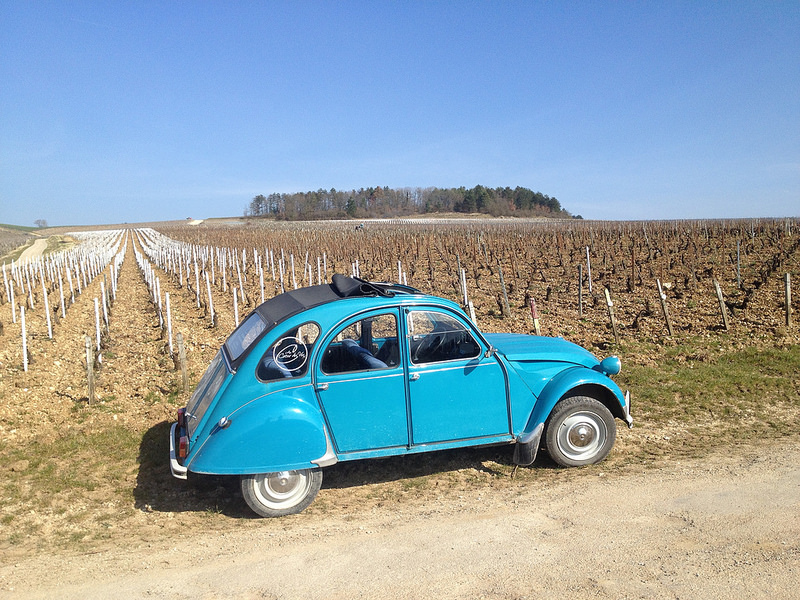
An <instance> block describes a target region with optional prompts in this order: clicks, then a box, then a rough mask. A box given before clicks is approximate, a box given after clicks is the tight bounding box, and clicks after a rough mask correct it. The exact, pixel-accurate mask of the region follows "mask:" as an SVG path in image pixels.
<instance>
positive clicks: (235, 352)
mask: <svg viewBox="0 0 800 600" xmlns="http://www.w3.org/2000/svg"><path fill="white" fill-rule="evenodd" d="M266 328H267V324H266V323H264V319H262V318H261V315H259V314H258V313H255V312H254V313H251V314H250V316H249V317H247V319H245V321H244V322H243V323H242V324H241V325H239V327H237V328H236V330H235V331H234V332H233V333H232V334H231V335H230V337H229V338H228V339H227V340H226V341H225V348H227V350H228V355H229V356H230V357H231V360H232V361H235V360H237V359H238V358H239V357H240V356H241V355H242V354H244V353H245V350H247V349H248V348H249V347H250V346H251V345H252V344H253V342H255V341H256V340H257V339H258V336H259V335H261V332H262V331H264V330H265V329H266Z"/></svg>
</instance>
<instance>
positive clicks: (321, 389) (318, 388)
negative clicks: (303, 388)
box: [314, 383, 328, 392]
mask: <svg viewBox="0 0 800 600" xmlns="http://www.w3.org/2000/svg"><path fill="white" fill-rule="evenodd" d="M314 389H315V390H316V391H318V392H324V391H325V390H327V389H328V384H327V383H320V384H319V385H318V386H316V387H315V388H314Z"/></svg>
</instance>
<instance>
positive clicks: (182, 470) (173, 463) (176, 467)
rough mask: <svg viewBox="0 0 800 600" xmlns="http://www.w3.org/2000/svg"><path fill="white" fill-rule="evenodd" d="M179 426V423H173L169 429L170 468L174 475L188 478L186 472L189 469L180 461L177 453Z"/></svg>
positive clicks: (179, 477)
mask: <svg viewBox="0 0 800 600" xmlns="http://www.w3.org/2000/svg"><path fill="white" fill-rule="evenodd" d="M177 428H178V424H177V423H173V424H172V427H171V428H170V430H169V470H170V471H172V476H173V477H176V478H178V479H186V473H187V472H188V471H189V469H187V468H186V467H184V466H183V465H182V464H181V463H179V462H178V457H177V455H176V454H175V430H176V429H177Z"/></svg>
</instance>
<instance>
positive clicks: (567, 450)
mask: <svg viewBox="0 0 800 600" xmlns="http://www.w3.org/2000/svg"><path fill="white" fill-rule="evenodd" d="M544 437H545V446H546V447H547V452H548V453H549V454H550V457H551V458H552V459H553V460H554V461H555V462H556V463H558V464H559V465H561V466H564V467H578V466H581V465H591V464H594V463H597V462H600V461H601V460H603V459H604V458H605V457H606V456H607V455H608V453H609V452H610V451H611V448H612V447H613V446H614V440H615V439H616V437H617V426H616V424H615V423H614V417H613V415H612V414H611V412H610V411H609V410H608V408H606V407H605V406H604V405H603V404H602V403H601V402H599V401H598V400H595V399H594V398H590V397H589V396H573V397H571V398H565V399H563V400H561V401H559V402H558V404H556V405H555V407H554V408H553V412H552V413H550V417H549V418H548V420H547V425H546V426H545V434H544Z"/></svg>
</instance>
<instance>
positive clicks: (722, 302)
mask: <svg viewBox="0 0 800 600" xmlns="http://www.w3.org/2000/svg"><path fill="white" fill-rule="evenodd" d="M714 289H715V290H716V292H717V300H719V310H720V312H721V313H722V325H723V326H724V327H725V331H729V330H730V325H729V324H728V311H727V310H726V308H725V298H724V297H723V296H722V290H721V289H720V287H719V281H717V280H716V279H715V280H714Z"/></svg>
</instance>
